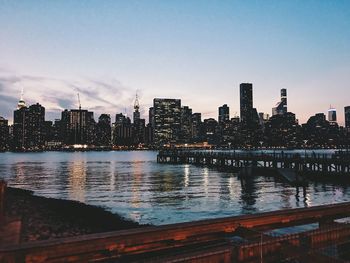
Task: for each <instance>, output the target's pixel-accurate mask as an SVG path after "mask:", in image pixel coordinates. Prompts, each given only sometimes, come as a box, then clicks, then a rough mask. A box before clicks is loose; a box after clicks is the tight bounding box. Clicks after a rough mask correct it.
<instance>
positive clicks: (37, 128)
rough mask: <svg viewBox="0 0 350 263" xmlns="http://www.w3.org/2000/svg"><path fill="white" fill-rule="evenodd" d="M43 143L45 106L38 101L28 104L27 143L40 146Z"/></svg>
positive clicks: (32, 146)
mask: <svg viewBox="0 0 350 263" xmlns="http://www.w3.org/2000/svg"><path fill="white" fill-rule="evenodd" d="M44 143H45V108H44V107H43V106H41V105H40V104H39V103H36V104H33V105H31V106H29V145H30V147H31V148H35V147H42V146H43V145H44Z"/></svg>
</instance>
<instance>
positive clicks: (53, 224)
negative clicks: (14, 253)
mask: <svg viewBox="0 0 350 263" xmlns="http://www.w3.org/2000/svg"><path fill="white" fill-rule="evenodd" d="M4 208H5V216H6V217H10V218H11V217H12V218H19V219H21V235H20V242H30V241H36V240H48V239H54V238H63V237H72V236H78V235H84V234H92V233H101V232H107V231H115V230H124V229H132V228H138V227H142V226H145V225H140V224H139V223H137V222H134V221H132V220H128V219H125V218H123V217H121V216H119V215H117V214H113V213H112V212H109V211H107V210H105V209H104V208H102V207H98V206H93V205H88V204H84V203H80V202H78V201H71V200H63V199H55V198H48V197H42V196H36V195H33V192H32V191H30V190H24V189H19V188H13V187H7V188H6V192H5V204H4Z"/></svg>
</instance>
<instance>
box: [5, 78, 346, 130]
mask: <svg viewBox="0 0 350 263" xmlns="http://www.w3.org/2000/svg"><path fill="white" fill-rule="evenodd" d="M241 84H251V83H241ZM241 84H240V85H241ZM240 85H239V86H240ZM253 85H254V84H253ZM239 86H238V89H239ZM283 90H285V89H283ZM80 92H81V90H80V89H76V90H75V93H74V92H73V93H72V94H71V97H70V100H71V103H70V104H69V103H67V104H65V105H66V106H67V107H61V108H57V109H55V110H54V111H50V108H47V106H45V108H46V111H47V112H46V115H47V120H52V121H53V120H55V119H59V118H60V117H61V112H62V111H64V110H67V109H68V110H70V109H79V106H80V105H79V102H80V101H81V94H80ZM254 92H255V86H254V91H253V92H252V94H251V95H252V97H253V100H254V98H255V96H254ZM78 94H79V95H78ZM83 94H85V95H86V94H89V93H86V92H84V91H83ZM90 95H91V94H90ZM156 98H162V99H171V98H170V97H156ZM22 99H23V100H24V102H25V103H26V105H27V106H29V105H32V104H36V103H39V104H43V103H42V102H40V101H35V100H31V101H29V102H28V100H27V99H26V98H25V94H24V90H23V88H22V89H21V92H20V95H19V96H18V99H17V101H16V104H15V106H13V107H12V109H9V110H8V112H0V116H1V117H4V118H5V119H6V120H8V121H9V124H13V114H12V113H13V110H14V109H15V108H16V106H17V104H18V102H19V101H22ZM56 99H57V101H61V102H62V104H64V103H66V102H68V101H69V100H66V99H65V98H56ZM90 99H91V98H87V101H89V100H90ZM135 99H136V100H137V103H138V109H140V113H139V114H141V115H142V117H143V118H144V119H146V120H148V119H149V113H148V112H149V108H150V107H152V103H146V104H142V103H140V102H139V101H140V96H139V95H138V94H137V93H136V97H135V94H134V97H133V98H130V99H129V100H130V101H131V102H130V105H128V107H125V106H123V105H121V106H119V107H116V108H117V109H120V110H119V111H118V110H117V111H113V112H108V111H106V110H104V108H103V107H101V106H98V105H96V106H95V107H92V108H91V107H82V108H84V109H86V110H88V111H93V112H95V113H96V116H95V117H97V116H98V115H101V114H105V113H106V114H110V115H112V116H113V115H115V114H118V113H123V114H125V115H126V116H128V117H130V119H133V111H134V107H135ZM153 99H154V98H153ZM153 99H152V100H151V101H153ZM179 99H180V100H182V101H183V99H181V98H179ZM74 100H75V102H74ZM98 100H101V99H98ZM238 100H240V99H238ZM277 100H278V99H276V100H275V102H276V101H277ZM9 101H11V102H12V99H11V100H9ZM9 101H6V102H7V103H8V102H9ZM44 104H45V103H44ZM48 104H50V101H49V103H48ZM183 104H184V105H188V104H187V103H183ZM254 104H255V103H254ZM146 105H149V106H148V107H146ZM225 105H226V106H228V113H229V116H230V118H233V117H240V118H241V116H240V115H241V114H240V112H239V111H240V108H239V107H240V102H238V110H237V111H234V112H233V110H232V109H230V107H232V106H231V105H229V104H227V103H222V104H220V105H217V106H216V110H215V111H213V112H210V113H207V112H204V113H203V112H200V111H196V110H193V112H199V113H201V114H202V118H203V119H208V118H214V119H216V120H217V121H219V115H218V108H220V107H222V106H225ZM274 106H275V105H274V104H272V105H271V109H270V111H269V112H263V111H260V110H259V106H256V110H257V112H259V113H260V112H261V113H264V114H267V115H268V116H273V111H274ZM347 107H349V106H348V105H344V106H343V107H342V108H341V109H340V110H339V109H337V108H335V107H333V106H332V105H329V107H328V108H327V109H326V110H324V111H318V112H314V113H312V114H311V115H310V116H305V121H301V120H300V118H298V115H297V114H296V117H297V119H298V121H299V124H303V123H306V122H307V121H308V119H309V118H310V117H311V116H313V115H314V114H318V113H324V114H326V115H327V117H328V116H329V111H330V110H335V111H336V114H337V117H336V119H337V121H336V122H337V123H338V124H339V125H340V126H345V118H346V117H345V108H347ZM234 108H236V107H234ZM292 108H294V107H292ZM47 109H49V110H47ZM289 112H292V111H289ZM339 116H341V117H340V118H339ZM95 120H97V119H96V118H95Z"/></svg>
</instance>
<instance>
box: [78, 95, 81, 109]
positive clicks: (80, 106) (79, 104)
mask: <svg viewBox="0 0 350 263" xmlns="http://www.w3.org/2000/svg"><path fill="white" fill-rule="evenodd" d="M77 95H78V103H79V110H81V104H80V96H79V92H78V93H77Z"/></svg>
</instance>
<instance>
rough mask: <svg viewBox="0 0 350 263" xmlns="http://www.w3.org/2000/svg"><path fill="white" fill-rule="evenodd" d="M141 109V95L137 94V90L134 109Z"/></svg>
mask: <svg viewBox="0 0 350 263" xmlns="http://www.w3.org/2000/svg"><path fill="white" fill-rule="evenodd" d="M139 109H140V103H139V97H138V95H137V91H136V97H135V103H134V110H135V111H139Z"/></svg>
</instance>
